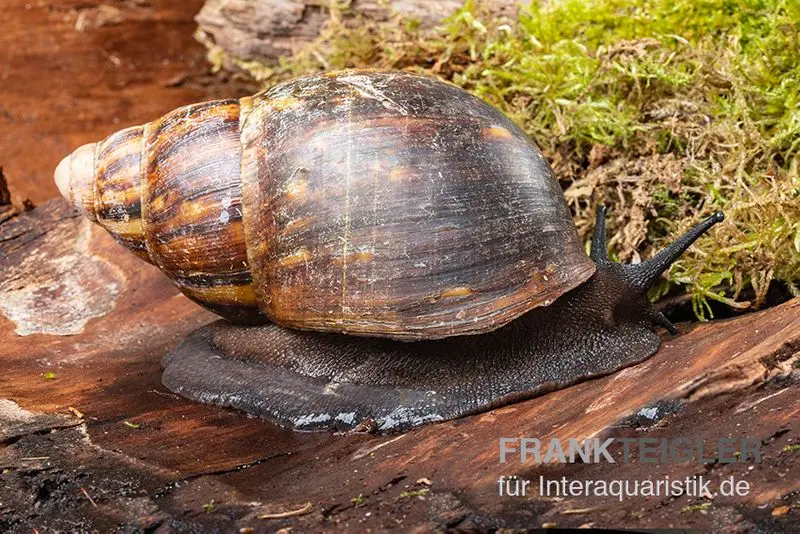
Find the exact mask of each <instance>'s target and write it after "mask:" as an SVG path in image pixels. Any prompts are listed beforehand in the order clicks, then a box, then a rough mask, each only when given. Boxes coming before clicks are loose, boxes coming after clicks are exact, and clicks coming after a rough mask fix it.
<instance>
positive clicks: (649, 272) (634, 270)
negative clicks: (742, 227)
mask: <svg viewBox="0 0 800 534" xmlns="http://www.w3.org/2000/svg"><path fill="white" fill-rule="evenodd" d="M724 220H725V215H724V214H723V213H722V212H721V211H717V212H715V213H714V214H713V215H711V216H710V217H709V218H708V219H706V220H704V221H702V222H700V223H698V224H696V225H695V226H694V227H693V228H692V229H691V230H689V231H688V232H686V233H685V234H683V235H682V236H680V237H679V238H678V239H676V240H675V241H673V242H672V243H671V244H670V245H669V246H667V247H666V248H665V249H664V250H662V251H661V252H659V253H658V254H656V255H655V256H653V257H652V258H650V259H649V260H646V261H643V262H642V263H640V264H638V265H632V266H630V267H629V270H628V272H627V278H628V281H629V283H630V284H631V285H632V286H634V287H638V288H639V289H642V290H645V291H646V290H647V289H648V288H649V287H650V286H651V285H653V283H655V281H656V280H658V277H659V276H661V273H663V272H664V271H666V270H667V269H669V266H670V265H672V263H673V262H674V261H675V260H677V259H678V258H679V257H680V256H681V254H683V253H684V252H686V249H688V248H689V247H690V246H692V243H694V242H695V241H697V239H698V238H699V237H700V236H701V235H703V234H704V233H706V232H708V230H709V229H710V228H711V227H712V226H714V225H715V224H717V223H719V222H722V221H724Z"/></svg>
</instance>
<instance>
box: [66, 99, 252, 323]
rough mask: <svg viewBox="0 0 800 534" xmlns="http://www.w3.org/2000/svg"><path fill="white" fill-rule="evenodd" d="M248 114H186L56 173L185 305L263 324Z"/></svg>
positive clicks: (107, 143)
mask: <svg viewBox="0 0 800 534" xmlns="http://www.w3.org/2000/svg"><path fill="white" fill-rule="evenodd" d="M239 155H240V144H239V104H238V101H236V100H218V101H212V102H205V103H202V104H194V105H190V106H185V107H182V108H179V109H177V110H175V111H173V112H171V113H167V114H166V115H164V116H162V117H160V118H158V119H156V120H154V121H151V122H149V123H146V124H144V125H142V126H133V127H130V128H126V129H124V130H120V131H118V132H116V133H114V134H112V135H110V136H108V137H107V138H106V139H104V140H102V141H100V142H98V143H91V144H87V145H83V146H82V147H80V148H78V149H77V150H75V151H74V152H73V153H72V154H70V155H69V156H67V157H66V158H64V160H62V161H61V163H60V164H59V165H58V167H57V168H56V171H55V181H56V184H57V185H58V188H59V190H60V191H61V194H62V195H63V196H64V198H66V199H67V200H68V201H69V202H70V203H71V204H73V205H74V206H75V207H76V208H77V209H78V210H79V211H80V212H81V213H83V214H84V215H85V216H86V217H88V218H89V219H91V220H92V221H94V222H96V223H97V224H98V225H100V226H102V227H103V228H105V229H106V230H107V231H108V232H109V233H110V234H111V235H112V236H113V238H114V239H115V240H116V241H117V242H119V243H120V244H122V245H124V246H125V247H126V248H127V249H129V250H130V251H132V252H133V253H135V254H136V255H137V256H139V257H140V258H142V259H144V260H146V261H148V262H150V263H152V264H154V265H156V266H157V267H158V268H159V269H161V271H163V272H164V274H166V275H167V276H168V277H169V278H170V280H172V282H173V283H174V284H175V285H176V286H177V287H178V289H180V290H181V291H182V292H183V293H184V294H185V295H186V296H188V297H189V298H191V299H192V300H194V301H195V302H198V303H199V304H201V305H203V306H205V307H206V308H208V309H210V310H212V311H214V312H216V313H218V314H219V315H222V316H223V317H226V318H228V319H232V320H235V321H243V322H253V321H254V320H255V321H258V320H262V319H263V317H262V315H261V313H260V312H259V311H258V305H257V303H256V301H255V294H254V293H253V289H252V286H251V278H250V268H249V265H248V263H247V255H246V251H245V244H244V233H243V230H242V220H241V219H242V210H241V186H240V180H239V172H240V169H239V160H240V156H239Z"/></svg>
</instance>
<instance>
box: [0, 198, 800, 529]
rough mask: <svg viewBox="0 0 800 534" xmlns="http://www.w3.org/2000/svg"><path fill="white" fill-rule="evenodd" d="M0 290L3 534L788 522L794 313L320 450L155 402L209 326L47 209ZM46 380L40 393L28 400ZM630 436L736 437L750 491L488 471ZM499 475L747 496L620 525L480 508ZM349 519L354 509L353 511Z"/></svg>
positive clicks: (311, 443)
mask: <svg viewBox="0 0 800 534" xmlns="http://www.w3.org/2000/svg"><path fill="white" fill-rule="evenodd" d="M65 265H66V266H67V267H65ZM0 273H2V274H0V314H2V317H0V347H2V348H1V349H0V359H2V363H3V373H2V375H0V398H2V399H5V401H3V407H4V408H5V411H3V410H0V424H1V425H2V426H3V428H10V427H11V426H12V420H11V419H12V418H11V417H10V416H9V415H8V414H9V413H16V414H17V416H16V417H17V420H18V419H19V414H20V413H24V412H20V410H26V411H28V412H30V414H28V415H26V416H25V417H26V418H27V424H28V425H29V426H27V427H19V425H16V426H15V428H16V430H14V431H13V432H7V433H6V434H5V435H3V436H2V437H0V472H4V470H8V471H7V472H4V474H2V475H0V477H2V480H3V483H4V484H3V485H2V486H0V488H2V489H0V502H3V503H4V504H3V505H0V525H3V526H9V525H11V526H15V527H20V528H22V527H21V526H24V527H26V528H27V527H37V528H39V527H43V526H53V527H60V528H76V527H75V526H74V525H73V526H72V527H70V524H69V523H65V522H64V521H66V520H67V519H70V520H73V521H74V522H76V524H79V525H83V526H85V527H86V528H90V527H91V528H100V529H104V528H111V527H113V526H116V525H121V524H127V525H151V526H152V525H158V524H172V525H173V527H175V528H180V527H181V526H184V527H187V525H189V524H194V525H195V526H199V525H202V526H203V527H204V528H211V527H214V526H216V527H218V528H232V527H236V528H240V527H245V526H253V527H259V528H270V529H274V528H276V527H278V526H295V527H297V528H299V529H300V530H304V529H305V530H318V529H320V528H322V527H323V526H324V527H325V528H330V529H334V528H338V529H341V530H352V529H354V528H357V529H363V528H365V527H371V528H378V529H380V528H388V527H390V526H393V525H398V524H402V525H403V528H410V527H413V526H416V527H419V528H421V529H423V530H427V529H436V528H442V527H443V525H447V524H458V525H461V526H467V525H470V524H472V525H496V526H499V525H506V526H522V525H529V526H530V525H540V524H542V523H548V522H554V523H557V524H559V525H562V526H569V525H571V526H577V525H580V524H583V523H587V522H593V523H595V524H597V525H605V526H609V525H611V526H620V525H628V526H640V527H641V526H664V525H666V524H673V525H680V526H698V527H700V528H711V526H710V525H716V526H715V527H714V528H719V527H718V525H725V526H727V527H730V528H734V527H736V528H741V527H743V526H747V525H751V526H752V525H754V524H759V525H761V526H762V528H767V527H768V528H770V529H771V530H774V531H786V532H789V531H790V528H791V527H790V525H794V524H795V523H794V521H795V520H796V516H795V514H796V513H797V511H796V510H795V509H792V508H790V510H789V512H788V513H787V514H784V515H780V514H779V515H777V516H775V517H773V516H772V515H771V510H773V509H776V508H778V507H779V506H782V505H784V503H788V504H789V505H790V506H793V503H795V502H796V499H797V497H796V493H792V491H794V490H797V489H798V488H797V480H798V479H800V477H798V475H799V474H800V455H798V454H797V453H789V452H782V451H783V449H784V447H786V446H788V445H791V444H793V443H797V440H798V436H799V435H800V423H798V421H800V418H798V411H800V403H798V401H800V391H799V390H798V388H797V387H796V384H797V380H798V377H797V376H798V371H797V369H796V368H795V367H793V366H796V365H797V361H798V357H800V355H799V354H798V348H799V347H800V300H798V299H795V300H793V301H790V302H788V303H785V304H783V305H781V306H779V307H776V308H774V309H770V310H766V311H763V312H759V313H755V314H750V315H747V316H744V317H742V318H740V319H735V320H730V321H720V322H718V323H710V324H704V325H700V326H697V327H695V328H692V329H690V331H689V332H687V333H684V334H682V335H681V336H678V337H675V338H672V339H668V340H666V342H665V343H664V345H663V346H662V349H661V350H660V351H659V353H658V354H656V355H655V356H654V357H653V358H651V359H650V360H648V361H647V362H645V363H643V364H641V365H638V366H636V367H633V368H630V369H627V370H624V371H622V372H619V373H616V374H614V375H612V376H610V377H607V378H602V379H599V380H594V381H590V382H585V383H582V384H579V385H577V386H574V387H571V388H569V389H568V390H563V391H558V392H555V393H552V394H549V395H546V396H544V397H541V398H538V399H533V400H530V401H527V402H524V403H520V404H515V405H512V406H508V407H505V408H502V409H499V410H496V411H494V412H489V413H486V414H482V415H478V416H474V417H470V418H466V419H462V420H457V421H453V422H449V423H445V424H439V425H432V426H429V427H425V428H422V429H420V430H417V431H414V432H410V433H408V434H404V435H396V436H370V435H345V436H337V435H329V434H296V433H292V432H289V431H287V430H284V429H280V428H277V427H274V426H272V425H270V424H268V423H266V422H263V421H260V420H256V419H250V418H247V417H244V416H242V415H241V414H239V413H235V412H231V411H226V410H220V409H216V408H212V407H208V406H203V405H199V404H194V403H191V402H188V401H186V400H184V399H181V398H178V397H175V396H174V395H172V394H170V393H168V392H167V391H166V390H165V389H164V388H163V387H162V386H161V385H160V369H159V363H158V362H159V359H160V357H161V356H162V355H163V354H164V353H165V352H166V351H167V350H169V349H170V348H171V347H173V346H175V345H176V344H177V343H178V342H179V341H180V339H181V338H182V337H183V336H184V335H185V334H186V333H187V332H189V331H190V330H191V329H193V328H195V327H197V326H199V325H201V324H204V323H206V322H208V321H210V320H212V319H213V316H212V315H211V314H210V313H208V312H205V311H203V310H202V309H200V308H199V307H198V306H196V305H194V304H192V303H191V302H189V301H188V300H187V299H186V298H185V297H182V296H180V295H179V293H178V292H177V291H176V290H175V289H173V288H172V287H171V286H170V285H169V283H168V282H167V281H166V278H165V277H163V276H162V275H161V274H160V273H159V272H158V271H157V270H156V269H155V268H154V267H152V266H149V265H146V264H143V263H142V262H141V261H140V260H139V259H138V258H136V257H134V256H133V255H132V254H130V253H127V252H123V251H122V248H121V247H120V246H119V245H118V244H117V243H115V242H114V241H113V240H112V239H111V237H110V236H108V235H107V234H106V233H105V232H104V231H103V230H102V229H100V228H96V227H94V226H93V225H91V223H89V222H88V221H83V220H82V219H80V218H78V217H76V216H75V215H74V214H73V213H72V212H70V211H69V210H68V209H67V208H66V206H65V204H64V203H61V202H52V203H48V204H46V205H44V206H42V207H40V208H37V209H36V210H34V211H31V212H27V213H21V214H17V215H16V216H14V217H12V218H11V219H9V220H7V221H6V222H5V223H3V224H2V225H0ZM23 297H25V298H23ZM682 330H687V328H686V327H683V328H682ZM32 332H39V333H32ZM20 334H25V335H20ZM65 334H69V335H65ZM47 372H53V373H55V378H54V379H52V380H46V379H45V376H43V374H44V373H47ZM11 402H13V403H16V404H10V403H11ZM17 406H18V408H17ZM70 407H72V408H75V409H77V410H78V411H79V412H82V414H83V418H82V419H78V418H76V416H75V415H74V413H73V412H72V411H70V410H69V408H70ZM645 407H656V408H657V410H655V412H656V413H659V414H662V415H663V414H665V413H666V414H667V415H666V416H665V417H664V418H663V419H661V420H660V421H658V422H653V421H650V420H649V419H648V418H647V417H646V416H645V415H642V414H647V413H649V412H641V410H642V408H645ZM637 413H638V414H639V415H638V416H637V415H636V414H637ZM36 414H42V415H36ZM65 422H66V423H67V424H66V425H65ZM128 423H130V424H128ZM72 424H75V425H76V426H73V427H70V428H62V429H60V430H58V431H53V432H51V433H47V429H49V428H58V427H61V426H69V425H72ZM645 433H646V435H648V436H653V437H678V436H686V435H692V436H694V435H699V436H703V437H706V438H708V439H716V438H718V437H720V436H727V435H736V436H753V437H757V438H760V439H762V440H763V442H764V447H763V451H764V462H763V463H762V464H758V465H755V466H754V468H753V470H752V471H750V470H748V467H749V466H748V464H732V465H724V466H722V465H721V466H716V467H714V468H711V469H708V468H705V467H702V466H698V465H695V464H681V465H675V466H666V467H661V468H659V469H657V470H654V468H653V467H652V466H650V465H640V464H637V463H633V464H626V465H619V466H615V465H598V466H581V465H571V466H562V467H556V466H553V467H546V468H539V469H531V468H525V467H521V466H519V465H513V464H512V465H501V464H499V463H498V441H497V440H498V438H499V437H502V436H520V435H525V436H531V437H539V438H544V439H547V438H549V437H550V436H560V437H583V436H591V435H603V436H604V435H613V436H630V435H644V434H645ZM790 440H791V441H790ZM42 458H46V459H42ZM512 473H517V474H523V475H525V476H529V477H536V476H538V474H540V473H544V474H546V475H547V476H552V477H558V476H568V477H570V478H581V477H588V478H603V477H612V476H614V477H627V478H646V477H648V476H656V475H663V474H665V473H669V474H670V475H672V476H675V477H677V476H686V475H689V474H697V473H707V474H708V476H710V477H712V478H713V479H714V480H715V481H719V480H722V479H723V478H725V477H727V476H731V475H734V476H737V477H740V478H741V477H746V478H747V479H748V480H749V481H750V482H751V485H752V487H753V492H752V493H751V495H750V496H749V497H747V498H744V499H729V498H722V497H717V498H716V499H714V500H713V501H709V502H712V509H711V510H710V511H709V513H707V514H702V513H691V512H686V513H681V509H682V508H683V507H685V506H687V505H692V504H697V502H696V501H693V500H691V499H689V498H687V497H683V498H679V499H675V500H668V501H665V502H661V501H658V500H653V499H638V500H636V499H635V500H632V501H626V502H625V503H624V504H622V505H619V504H618V503H615V502H609V501H604V500H602V499H584V500H581V499H567V500H564V501H552V500H547V499H539V498H536V499H531V500H528V501H525V503H524V504H522V503H521V502H520V501H515V500H513V499H511V500H509V499H507V498H500V497H498V496H497V495H496V491H497V488H496V479H497V477H498V476H500V475H503V474H506V475H508V474H512ZM423 478H424V479H429V480H430V481H431V482H432V485H431V486H430V488H428V489H429V490H430V492H429V494H428V495H427V496H426V497H425V498H424V500H421V499H419V498H418V497H411V498H409V497H403V496H401V493H402V492H403V491H409V490H415V489H426V488H427V486H425V484H424V482H420V483H417V480H420V479H423ZM43 487H44V488H51V489H50V490H47V491H44V490H41V488H43ZM52 488H55V489H52ZM126 488H127V489H126ZM82 489H85V490H86V491H87V493H88V494H89V495H90V496H91V497H92V499H93V500H94V501H95V503H96V504H97V507H95V506H93V505H92V504H91V502H90V501H89V500H88V499H87V497H86V496H85V495H84V494H83V491H82ZM359 495H361V496H362V498H360V499H359V498H358V496H359ZM212 499H213V501H214V503H215V504H214V507H213V510H212V511H211V512H210V513H206V512H205V509H204V508H203V505H205V504H209V503H210V502H211V500H212ZM353 499H356V502H360V501H361V500H362V499H363V504H361V505H360V506H359V507H355V506H354V503H353ZM36 502H39V506H37V507H36V508H35V509H34V508H33V504H34V503H36ZM253 502H257V503H260V504H251V503H253ZM307 502H310V503H311V504H312V508H311V512H310V513H309V514H306V515H303V516H300V517H294V518H288V519H282V520H259V519H257V518H256V516H257V515H259V514H264V513H274V512H283V511H290V510H296V509H300V508H302V507H303V506H304V505H305V504H306V503H307ZM760 506H763V507H765V508H763V509H762V508H759V507H760ZM585 509H589V511H581V510H585ZM575 510H578V512H575ZM778 511H779V512H780V509H779V510H778ZM367 512H369V513H370V515H369V516H366V515H365V514H366V513H367ZM632 514H634V515H632ZM3 521H6V523H3ZM398 522H400V523H398ZM187 528H188V527H187Z"/></svg>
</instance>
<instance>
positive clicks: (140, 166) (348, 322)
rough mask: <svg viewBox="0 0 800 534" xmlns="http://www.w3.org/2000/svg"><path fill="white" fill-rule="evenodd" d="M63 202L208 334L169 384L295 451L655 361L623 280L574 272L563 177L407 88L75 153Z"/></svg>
mask: <svg viewBox="0 0 800 534" xmlns="http://www.w3.org/2000/svg"><path fill="white" fill-rule="evenodd" d="M55 179H56V182H57V185H58V187H59V189H60V191H61V192H62V194H63V196H64V197H66V198H67V199H68V200H69V201H71V202H72V203H73V204H74V205H75V206H76V207H77V208H78V209H79V210H80V211H82V212H83V213H84V214H85V215H86V216H87V217H89V218H90V219H91V220H93V221H95V222H97V224H99V225H100V226H102V227H104V228H105V229H106V230H108V231H109V232H110V233H111V235H112V236H114V238H115V239H116V240H117V241H119V242H120V243H121V244H123V245H124V246H126V247H127V248H128V249H130V250H131V251H133V252H134V253H135V254H137V255H139V256H140V257H142V258H143V259H145V260H147V261H149V262H151V263H153V264H155V265H156V266H158V267H159V268H160V269H161V270H162V271H163V272H164V273H165V274H166V276H168V277H169V278H170V280H171V281H172V282H173V283H174V284H175V285H176V286H177V287H178V288H179V289H180V290H181V291H182V292H183V293H184V294H185V295H187V296H188V297H189V298H191V299H193V300H194V301H196V302H198V303H200V304H201V305H203V306H205V307H206V308H208V309H210V310H212V311H214V312H216V313H217V314H219V315H221V316H222V317H223V318H225V319H227V320H220V321H217V322H215V323H212V324H210V325H208V326H205V327H203V328H200V329H199V330H197V331H195V332H193V333H191V334H190V335H189V336H188V337H187V338H186V339H185V340H184V341H183V342H182V343H181V344H180V345H179V346H178V347H177V348H176V349H174V350H172V351H171V352H170V353H168V354H167V355H166V356H165V357H164V359H163V361H162V367H163V368H164V372H163V383H164V385H165V386H166V387H167V388H168V389H170V390H172V391H173V392H176V393H179V394H181V395H184V396H186V397H189V398H191V399H194V400H197V401H201V402H205V403H212V404H216V405H220V406H224V407H232V408H236V409H239V410H244V411H246V412H249V413H251V414H255V415H258V416H261V417H264V418H267V419H269V420H272V421H274V422H277V423H278V424H281V425H284V426H288V427H290V428H294V429H297V430H347V429H353V428H357V427H363V425H369V426H370V427H371V428H373V429H377V430H378V431H392V430H405V429H408V428H410V427H414V426H417V425H421V424H424V423H428V422H434V421H444V420H449V419H454V418H457V417H461V416H464V415H468V414H473V413H478V412H481V411H485V410H489V409H492V408H495V407H497V406H501V405H503V404H508V403H511V402H516V401H519V400H522V399H526V398H530V397H532V396H535V395H539V394H542V393H544V392H547V391H551V390H554V389H558V388H562V387H566V386H568V385H570V384H573V383H576V382H579V381H582V380H586V379H589V378H592V377H596V376H601V375H605V374H609V373H611V372H613V371H615V370H618V369H620V368H623V367H626V366H629V365H633V364H635V363H638V362H640V361H643V360H645V359H646V358H648V357H650V356H651V355H652V354H654V353H655V352H656V350H657V349H658V346H659V344H660V337H659V335H658V334H657V333H656V332H655V328H656V326H659V325H660V326H662V327H664V328H666V329H667V330H668V331H669V332H670V333H672V334H675V333H677V331H676V329H675V327H674V326H673V325H672V324H671V323H670V322H669V320H668V319H667V318H666V317H665V316H664V315H663V314H662V313H660V312H659V311H657V310H656V309H655V308H654V307H653V305H652V304H651V303H650V302H649V300H648V298H647V294H646V293H647V289H648V288H649V287H650V286H651V285H652V284H653V283H654V282H655V281H656V280H657V279H658V278H659V277H660V276H661V274H662V273H663V272H664V271H665V270H666V269H667V268H669V266H670V265H671V263H672V262H673V261H674V260H675V259H677V258H678V257H679V256H680V255H681V254H682V253H683V252H684V251H685V250H686V249H687V248H688V247H689V246H690V245H691V244H692V243H693V242H694V241H695V240H696V239H697V238H698V237H699V236H700V235H702V234H703V233H705V232H706V231H707V230H708V229H709V228H711V226H713V225H714V224H715V223H717V222H719V221H721V220H722V219H723V215H722V213H721V212H717V213H714V214H713V215H711V216H710V217H709V218H707V219H705V220H704V221H702V222H700V223H699V224H697V225H696V226H695V227H694V228H692V229H691V230H689V231H688V232H687V233H686V234H685V235H683V236H682V237H680V238H678V239H677V240H676V241H675V242H673V243H672V244H671V245H669V246H668V247H667V248H666V249H664V250H663V251H661V252H659V253H658V254H657V255H656V256H654V257H652V258H650V259H648V260H646V261H643V262H641V263H639V264H635V265H622V264H618V263H614V262H612V261H610V260H609V258H608V256H607V252H606V237H605V223H604V221H605V208H602V207H600V208H598V209H597V219H596V226H595V230H594V235H593V238H592V241H591V253H590V255H587V254H586V253H585V251H584V247H583V245H582V242H581V240H580V238H579V236H578V234H577V231H576V227H575V224H574V222H573V221H572V218H571V215H570V212H569V209H568V207H567V205H566V201H565V199H564V197H563V194H562V191H561V188H560V186H559V184H558V182H557V180H556V179H555V178H554V175H553V171H552V170H551V168H550V166H549V164H548V163H547V162H546V160H545V159H544V157H543V156H542V154H541V152H540V151H539V149H538V148H537V147H536V146H535V144H534V143H533V142H532V141H531V140H530V139H529V137H528V136H527V135H526V134H525V133H524V132H523V131H522V130H521V129H520V128H518V127H517V126H516V125H515V124H514V123H513V122H512V121H511V120H509V119H508V118H507V117H506V116H505V115H503V113H501V112H500V111H499V110H497V109H495V108H494V107H492V106H490V105H489V104H487V103H485V102H484V101H482V100H481V99H479V98H478V97H476V96H473V95H471V94H470V93H468V92H467V91H465V90H463V89H460V88H458V87H456V86H454V85H451V84H449V83H446V82H442V81H438V80H436V79H433V78H429V77H425V76H420V75H415V74H409V73H400V72H378V71H343V72H336V73H327V74H320V75H314V76H308V77H302V78H297V79H294V80H290V81H288V82H285V83H282V84H280V85H277V86H275V87H273V88H272V89H269V90H267V91H265V92H261V93H259V94H256V95H255V96H252V97H247V98H242V99H239V100H220V101H213V102H206V103H202V104H196V105H190V106H186V107H183V108H180V109H177V110H175V111H173V112H171V113H168V114H166V115H165V116H163V117H161V118H159V119H156V120H155V121H152V122H149V123H147V124H145V125H143V126H135V127H132V128H127V129H124V130H122V131H120V132H117V133H115V134H113V135H111V136H109V137H108V138H106V139H105V140H103V141H100V142H99V143H93V144H89V145H84V146H82V147H80V148H78V149H77V150H76V151H75V152H73V153H72V154H71V155H70V156H68V157H66V158H65V159H64V160H63V161H62V162H61V163H60V164H59V166H58V168H57V169H56V171H55Z"/></svg>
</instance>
